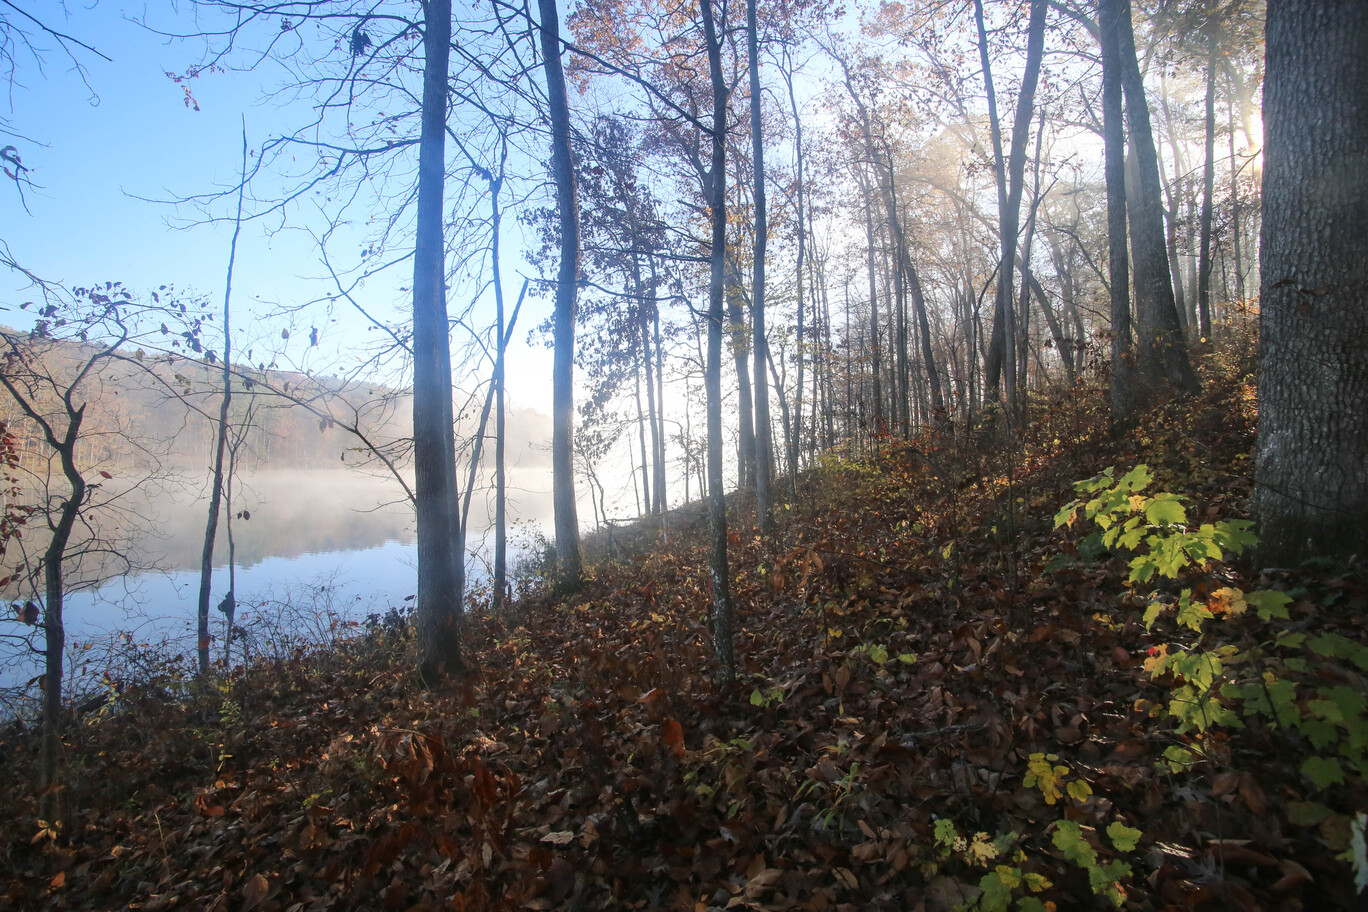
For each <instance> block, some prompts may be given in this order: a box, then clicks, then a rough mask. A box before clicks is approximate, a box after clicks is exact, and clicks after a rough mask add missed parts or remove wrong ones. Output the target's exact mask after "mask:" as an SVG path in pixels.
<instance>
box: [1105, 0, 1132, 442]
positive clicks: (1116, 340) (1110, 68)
mask: <svg viewBox="0 0 1368 912" xmlns="http://www.w3.org/2000/svg"><path fill="white" fill-rule="evenodd" d="M1123 12H1124V11H1123V0H1099V2H1098V13H1097V18H1098V31H1099V33H1100V36H1101V38H1100V44H1101V49H1102V138H1103V157H1104V168H1103V170H1104V174H1105V176H1106V183H1107V251H1108V256H1107V281H1108V284H1109V285H1110V286H1111V289H1110V298H1111V411H1112V422H1113V423H1114V424H1116V425H1122V424H1124V423H1126V422H1129V421H1130V420H1131V418H1132V417H1133V416H1134V414H1135V406H1136V389H1135V364H1134V352H1133V349H1132V341H1131V311H1130V259H1129V257H1128V256H1127V253H1126V134H1125V123H1124V113H1123V104H1124V103H1123V90H1122V88H1121V65H1120V63H1119V61H1118V60H1117V57H1118V56H1119V55H1120V53H1121V38H1120V34H1119V33H1120V29H1121V21H1120V19H1121V16H1122V15H1123Z"/></svg>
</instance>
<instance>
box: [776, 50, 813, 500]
mask: <svg viewBox="0 0 1368 912" xmlns="http://www.w3.org/2000/svg"><path fill="white" fill-rule="evenodd" d="M784 63H785V65H784V66H783V67H781V68H780V72H781V73H783V76H784V85H785V86H787V88H788V97H789V109H790V110H791V111H792V112H793V156H794V163H795V166H796V167H797V170H798V174H797V184H796V189H797V195H798V264H797V268H796V276H797V281H798V285H797V295H798V343H797V344H798V384H797V386H796V387H795V388H794V392H793V417H792V420H793V425H794V430H793V433H792V435H790V436H789V439H788V440H787V441H786V442H787V444H788V457H789V460H788V461H789V496H790V497H792V498H793V499H794V500H795V501H796V500H797V499H798V448H799V446H800V443H799V437H800V436H801V434H802V427H803V328H804V327H803V268H804V265H805V260H804V257H805V255H806V253H807V223H806V221H805V215H804V211H803V206H804V202H805V200H804V198H803V197H804V187H803V183H804V180H805V178H804V175H803V164H804V163H803V118H802V117H800V116H799V113H798V97H797V95H795V94H794V91H793V72H792V61H791V59H790V57H789V49H788V46H787V45H785V47H784Z"/></svg>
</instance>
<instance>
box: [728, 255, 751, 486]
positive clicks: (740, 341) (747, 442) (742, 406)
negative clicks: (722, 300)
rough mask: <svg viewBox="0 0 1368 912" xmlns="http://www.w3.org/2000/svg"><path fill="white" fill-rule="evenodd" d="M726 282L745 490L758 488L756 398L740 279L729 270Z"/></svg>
mask: <svg viewBox="0 0 1368 912" xmlns="http://www.w3.org/2000/svg"><path fill="white" fill-rule="evenodd" d="M725 283H729V284H730V285H731V286H732V289H733V293H732V294H730V295H727V322H728V323H729V324H730V325H731V350H732V361H733V363H735V365H736V387H737V413H738V418H737V431H738V433H737V438H736V467H737V479H736V480H737V484H738V485H740V486H741V487H743V488H750V487H754V485H755V412H754V404H755V399H754V396H753V393H752V390H751V378H750V359H749V358H748V357H747V355H748V352H749V349H748V348H747V347H746V317H745V314H744V312H743V311H742V310H741V279H740V277H739V276H738V275H736V274H735V273H734V272H733V271H732V270H730V269H728V270H727V277H726V280H725Z"/></svg>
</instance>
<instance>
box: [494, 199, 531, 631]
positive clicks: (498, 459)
mask: <svg viewBox="0 0 1368 912" xmlns="http://www.w3.org/2000/svg"><path fill="white" fill-rule="evenodd" d="M489 183H490V186H489V200H490V201H489V205H490V231H491V233H492V236H491V238H490V268H491V270H492V271H493V274H494V333H495V335H494V344H495V349H494V379H493V387H494V389H493V393H494V396H495V399H494V607H495V608H502V607H503V604H504V600H505V599H506V598H507V596H508V473H507V470H506V469H505V465H504V463H505V461H506V453H505V449H506V444H507V439H506V438H507V428H506V425H507V419H506V417H505V414H504V406H505V403H504V377H505V368H506V362H505V359H504V353H505V351H507V349H508V343H507V341H506V340H505V339H504V295H503V275H502V271H501V269H500V259H499V252H500V251H499V228H500V223H501V222H502V219H503V213H502V211H501V210H500V208H499V191H501V190H502V189H503V175H502V174H500V176H499V177H498V178H497V179H496V180H491V181H490V182H489ZM526 287H527V286H526V285H524V286H523V289H524V291H525V290H526ZM518 300H519V303H521V301H522V299H521V297H520V298H519V299H518Z"/></svg>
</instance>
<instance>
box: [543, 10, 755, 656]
mask: <svg viewBox="0 0 1368 912" xmlns="http://www.w3.org/2000/svg"><path fill="white" fill-rule="evenodd" d="M542 2H543V3H550V2H553V0H542ZM698 6H699V12H700V13H701V15H702V18H703V35H704V41H705V43H706V45H707V52H708V73H709V76H710V77H711V82H712V96H713V117H712V130H711V131H710V132H711V134H712V135H711V141H712V167H711V170H710V171H709V172H708V185H707V190H708V206H709V208H710V209H711V215H712V249H711V251H710V253H709V266H710V268H709V276H708V357H707V362H706V365H707V366H706V368H705V372H704V385H705V387H706V390H707V400H708V520H709V538H710V539H711V543H712V549H711V559H710V570H711V571H712V631H713V648H714V650H715V651H716V653H717V661H718V662H719V663H720V664H721V666H722V676H723V679H724V680H727V681H730V680H731V679H732V678H733V677H735V675H736V656H735V654H734V652H733V647H732V640H733V631H732V627H733V624H734V609H733V606H732V595H731V575H730V572H729V569H728V567H727V500H726V492H725V490H724V489H723V487H722V485H723V481H722V315H723V311H722V303H723V302H722V299H723V297H724V295H725V292H726V288H725V275H724V271H725V269H726V255H727V192H726V191H727V172H726V167H727V146H726V138H727V83H726V80H725V78H724V77H723V74H722V48H721V45H720V44H719V43H718V38H717V26H716V23H715V22H714V21H713V5H712V0H699V3H698Z"/></svg>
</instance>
